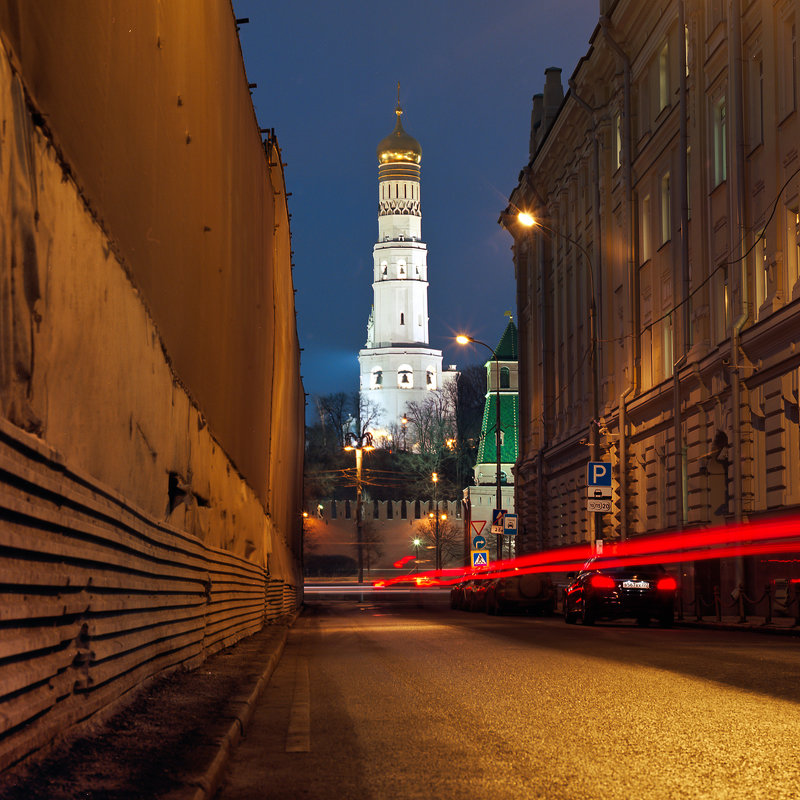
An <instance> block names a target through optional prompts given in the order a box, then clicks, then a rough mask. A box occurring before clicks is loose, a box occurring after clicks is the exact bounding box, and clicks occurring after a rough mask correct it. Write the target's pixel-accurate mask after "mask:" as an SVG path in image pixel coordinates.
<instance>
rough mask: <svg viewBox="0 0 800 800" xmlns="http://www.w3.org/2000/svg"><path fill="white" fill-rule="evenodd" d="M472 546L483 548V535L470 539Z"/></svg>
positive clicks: (484, 542)
mask: <svg viewBox="0 0 800 800" xmlns="http://www.w3.org/2000/svg"><path fill="white" fill-rule="evenodd" d="M472 546H473V548H474V549H475V550H483V549H484V548H485V547H486V539H484V537H483V536H476V537H475V538H474V539H473V540H472Z"/></svg>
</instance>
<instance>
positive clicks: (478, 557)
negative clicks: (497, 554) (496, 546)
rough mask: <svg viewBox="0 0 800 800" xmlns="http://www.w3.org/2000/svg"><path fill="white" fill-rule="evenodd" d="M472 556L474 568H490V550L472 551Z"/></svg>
mask: <svg viewBox="0 0 800 800" xmlns="http://www.w3.org/2000/svg"><path fill="white" fill-rule="evenodd" d="M470 554H471V555H472V566H473V567H488V566H489V551H488V550H470Z"/></svg>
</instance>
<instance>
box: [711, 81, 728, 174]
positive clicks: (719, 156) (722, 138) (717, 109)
mask: <svg viewBox="0 0 800 800" xmlns="http://www.w3.org/2000/svg"><path fill="white" fill-rule="evenodd" d="M713 137H714V141H713V143H712V144H713V153H712V168H713V170H714V174H713V185H714V187H715V188H716V187H717V186H719V185H720V184H721V183H722V182H723V181H725V180H726V179H727V177H728V103H727V99H726V97H725V95H722V96H721V97H719V98H718V99H717V100H716V101H715V103H714V109H713Z"/></svg>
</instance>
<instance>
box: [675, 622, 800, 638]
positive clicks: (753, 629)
mask: <svg viewBox="0 0 800 800" xmlns="http://www.w3.org/2000/svg"><path fill="white" fill-rule="evenodd" d="M675 627H676V628H703V629H704V630H715V631H735V632H736V633H741V632H742V631H749V632H750V633H764V634H767V635H768V636H800V627H796V626H788V625H773V624H770V625H767V624H766V623H764V622H724V621H723V622H717V621H716V620H680V621H678V620H675Z"/></svg>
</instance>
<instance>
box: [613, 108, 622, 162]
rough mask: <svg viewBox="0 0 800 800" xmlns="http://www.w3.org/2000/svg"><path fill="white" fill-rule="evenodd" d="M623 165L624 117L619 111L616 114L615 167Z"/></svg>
mask: <svg viewBox="0 0 800 800" xmlns="http://www.w3.org/2000/svg"><path fill="white" fill-rule="evenodd" d="M621 166H622V117H621V115H620V113H619V111H617V113H616V114H614V169H615V170H616V169H619V168H620V167H621Z"/></svg>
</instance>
